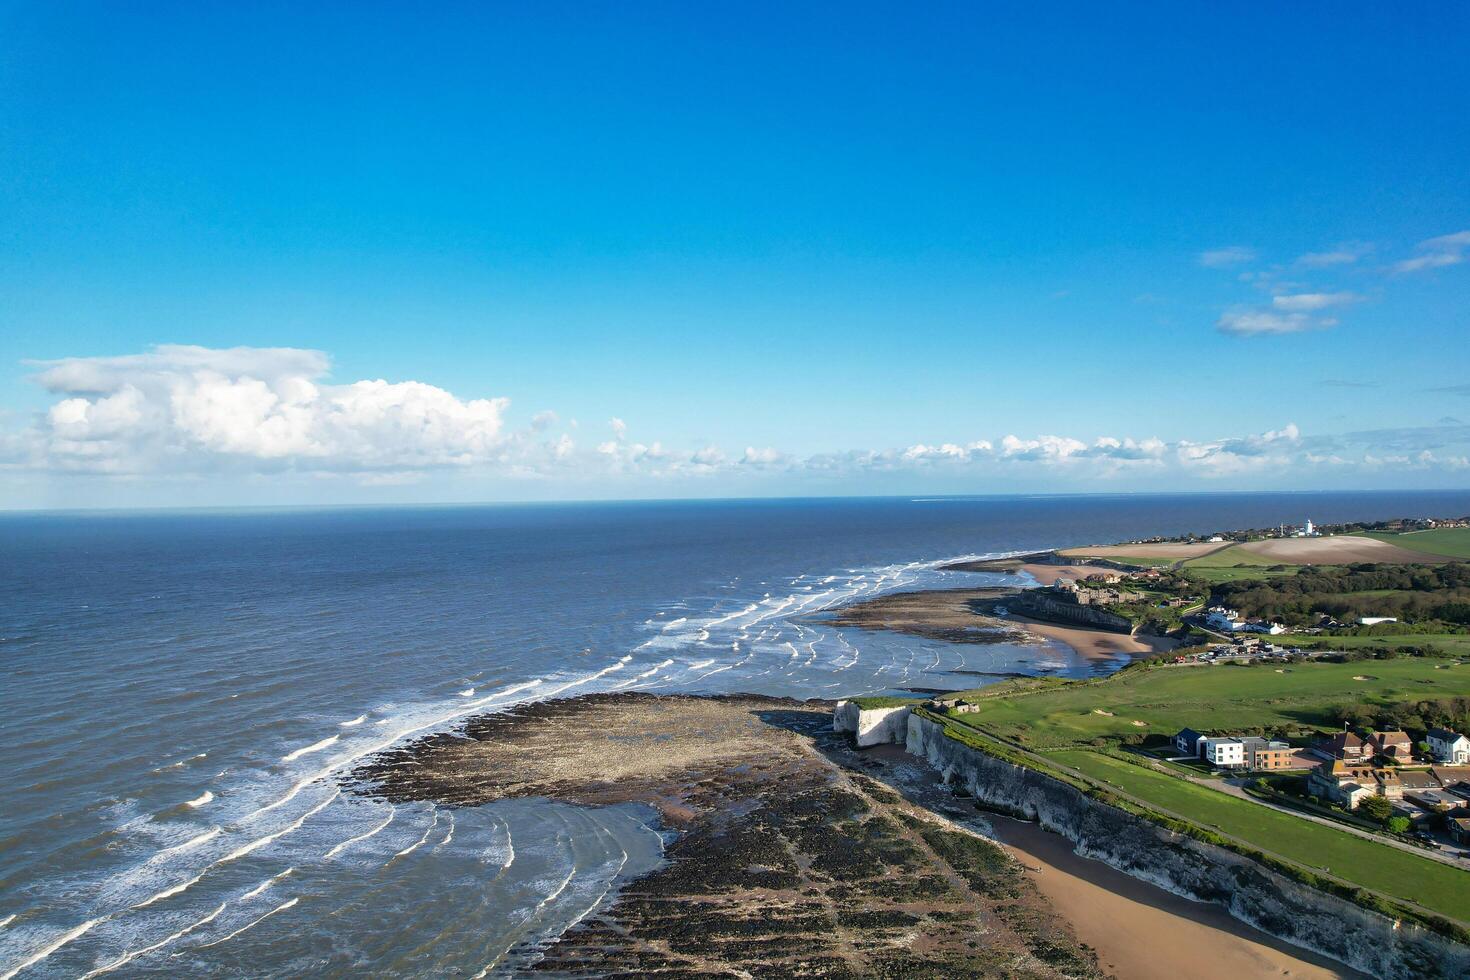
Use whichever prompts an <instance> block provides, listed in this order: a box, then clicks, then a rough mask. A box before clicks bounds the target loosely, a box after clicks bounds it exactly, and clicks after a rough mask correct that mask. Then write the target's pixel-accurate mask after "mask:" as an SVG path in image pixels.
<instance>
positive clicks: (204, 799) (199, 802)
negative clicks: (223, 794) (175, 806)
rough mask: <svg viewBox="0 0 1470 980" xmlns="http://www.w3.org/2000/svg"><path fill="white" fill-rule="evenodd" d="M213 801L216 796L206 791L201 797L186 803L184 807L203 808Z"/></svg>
mask: <svg viewBox="0 0 1470 980" xmlns="http://www.w3.org/2000/svg"><path fill="white" fill-rule="evenodd" d="M213 800H214V794H213V793H211V792H210V791H209V790H205V791H204V792H203V793H201V794H200V795H199V796H196V797H195V798H194V799H192V800H190V801H189V802H187V803H185V804H184V806H192V807H201V806H203V805H204V804H206V803H210V802H212V801H213Z"/></svg>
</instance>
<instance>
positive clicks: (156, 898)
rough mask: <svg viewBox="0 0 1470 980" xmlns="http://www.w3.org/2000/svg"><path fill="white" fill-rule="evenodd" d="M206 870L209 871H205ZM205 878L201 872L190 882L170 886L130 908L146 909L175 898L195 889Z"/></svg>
mask: <svg viewBox="0 0 1470 980" xmlns="http://www.w3.org/2000/svg"><path fill="white" fill-rule="evenodd" d="M205 870H208V869H205ZM203 877H204V872H203V871H201V872H199V873H198V874H197V875H195V876H194V877H192V878H190V879H189V880H188V881H184V882H180V883H179V884H177V885H170V886H169V887H167V888H165V889H164V890H163V891H161V892H155V893H154V894H152V895H150V896H148V897H147V898H145V899H143V901H141V902H138V903H136V904H134V905H132V906H130V908H134V909H146V908H147V907H148V906H150V905H152V904H153V903H154V902H161V901H163V900H164V899H165V898H172V897H173V896H175V895H177V894H179V893H180V892H185V891H188V890H189V889H190V888H193V887H194V886H195V885H196V884H198V883H199V880H200V879H201V878H203Z"/></svg>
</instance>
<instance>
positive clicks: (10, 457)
mask: <svg viewBox="0 0 1470 980" xmlns="http://www.w3.org/2000/svg"><path fill="white" fill-rule="evenodd" d="M1256 312H1257V313H1258V314H1261V315H1268V316H1283V317H1305V316H1306V314H1303V313H1281V312H1276V311H1256ZM327 363H328V362H327V359H326V357H325V355H322V354H319V353H317V352H313V351H294V350H276V351H263V350H250V349H235V350H228V351H209V350H206V349H203V348H197V347H160V348H157V349H156V350H154V351H152V352H150V353H149V354H144V355H135V356H130V357H122V358H72V359H68V360H65V361H57V362H50V363H46V364H42V365H40V371H39V373H38V374H37V376H36V378H37V380H38V381H40V382H41V383H42V384H43V385H45V386H46V387H47V389H48V390H50V391H51V392H52V393H53V394H54V395H55V396H56V397H55V400H54V401H53V402H52V404H51V405H50V406H49V409H48V410H46V411H43V412H41V413H38V414H37V415H36V416H35V417H34V418H33V419H32V421H31V424H30V425H29V427H28V428H24V429H21V430H13V429H12V430H7V429H4V428H0V471H3V472H9V473H15V472H17V471H81V472H89V473H99V474H108V475H122V476H128V477H149V478H155V479H159V480H164V481H168V480H193V479H195V478H197V477H200V476H208V475H215V476H219V475H221V474H225V475H229V476H232V475H234V474H251V475H252V478H253V479H260V480H265V479H272V478H273V475H279V474H282V473H286V472H296V473H301V474H309V475H311V476H320V477H323V478H326V479H331V478H334V477H342V476H346V477H348V478H350V479H351V480H354V481H356V482H358V483H359V484H362V485H364V486H370V487H385V488H389V487H395V486H403V485H409V484H413V483H416V482H420V481H423V480H425V479H426V478H427V477H428V476H429V475H431V474H434V473H435V472H436V471H441V472H442V471H444V470H446V469H452V470H456V471H459V472H462V473H475V474H478V475H479V476H480V478H486V479H492V480H503V481H521V480H533V481H543V482H544V481H558V485H559V486H562V487H568V486H580V487H585V488H592V489H593V490H594V492H596V493H597V494H599V495H612V494H617V493H625V492H628V488H633V489H634V492H635V493H636V492H637V491H636V488H637V487H638V486H640V485H651V486H665V487H670V488H671V489H670V490H667V491H664V492H678V493H687V492H688V487H687V486H685V485H682V484H681V485H678V489H672V488H673V487H674V486H675V484H674V483H673V482H671V481H680V480H695V481H706V482H705V483H704V485H705V486H709V487H717V488H719V491H720V492H730V489H738V488H740V487H742V486H748V485H749V484H750V483H756V482H760V483H761V485H776V481H780V485H781V486H782V487H783V488H787V489H788V490H789V491H791V492H796V491H799V490H800V488H801V487H802V486H803V485H804V481H806V480H821V481H832V480H844V479H846V480H850V481H853V483H854V485H862V484H863V483H864V482H865V481H868V478H869V477H872V476H877V475H880V474H881V475H884V478H885V479H888V480H902V479H905V478H907V477H913V478H915V479H918V478H920V475H921V474H922V475H923V476H922V478H923V479H925V480H928V481H931V482H932V483H933V484H934V485H936V486H944V485H951V486H963V487H973V486H977V485H983V484H985V483H987V481H988V483H989V485H990V486H994V487H997V488H1003V487H1035V486H1045V487H1051V486H1057V487H1061V486H1071V487H1084V488H1085V487H1088V486H1102V487H1108V486H1112V487H1120V486H1130V485H1138V484H1140V483H1141V482H1147V481H1152V482H1153V484H1154V485H1156V486H1170V487H1184V486H1188V485H1190V483H1191V482H1195V483H1198V482H1200V481H1205V482H1211V481H1218V480H1220V479H1222V478H1230V477H1237V476H1239V477H1242V478H1248V479H1249V480H1251V481H1254V482H1257V483H1260V484H1268V483H1270V482H1271V481H1273V480H1274V481H1280V480H1283V479H1294V478H1297V477H1299V476H1300V475H1301V474H1304V473H1316V474H1317V477H1318V478H1322V479H1336V478H1337V476H1338V475H1340V474H1345V473H1348V474H1350V473H1351V472H1352V469H1351V468H1352V467H1354V466H1367V467H1372V468H1375V469H1376V470H1379V471H1382V472H1384V473H1389V472H1391V468H1392V467H1393V466H1400V467H1402V468H1404V469H1406V470H1433V471H1436V472H1440V471H1443V472H1445V473H1449V472H1450V471H1452V470H1453V471H1454V472H1455V473H1460V472H1462V471H1461V469H1458V467H1461V461H1462V460H1463V459H1464V458H1465V457H1466V455H1467V453H1470V426H1462V425H1458V424H1448V423H1450V422H1452V421H1453V420H1448V419H1446V420H1442V424H1440V425H1438V426H1433V427H1423V428H1408V429H1395V430H1380V431H1371V432H1361V433H1347V434H1343V435H1339V436H1335V437H1329V436H1313V437H1310V438H1308V437H1305V436H1303V435H1302V433H1301V432H1300V430H1299V429H1298V428H1297V426H1296V425H1294V424H1288V425H1284V426H1282V427H1280V428H1277V429H1272V430H1269V431H1264V432H1258V433H1255V434H1247V435H1243V436H1231V437H1225V438H1216V439H1205V440H1199V439H1178V440H1175V441H1165V440H1163V439H1160V438H1157V437H1137V436H1127V435H1121V434H1107V435H1102V436H1099V437H1089V439H1083V438H1079V437H1077V436H1074V435H1065V434H1048V435H1037V436H1031V437H1027V436H1023V435H1019V434H1015V433H1011V434H1008V435H1006V436H1004V437H1003V438H1000V439H998V440H994V441H992V440H991V439H986V438H981V439H973V440H969V441H961V440H954V441H949V442H935V443H927V442H916V443H913V444H910V445H908V446H906V447H896V448H878V449H874V448H858V449H847V450H839V451H831V452H822V453H816V454H813V455H807V456H798V455H794V454H791V453H788V452H785V451H783V450H781V449H780V448H778V447H775V446H761V445H758V444H751V445H747V446H746V447H745V449H744V451H743V452H740V453H738V454H733V455H732V454H727V453H726V452H725V451H724V450H722V449H721V448H720V447H719V446H718V445H712V444H703V445H700V446H699V447H697V448H694V449H682V448H676V447H671V446H666V445H665V444H664V443H662V442H660V441H658V440H649V439H647V438H642V439H635V438H632V437H631V436H632V434H631V432H630V429H629V427H628V426H627V425H626V424H624V423H622V422H621V421H620V420H616V419H615V420H613V421H612V422H611V423H610V426H611V428H612V430H613V433H614V438H612V439H608V440H606V441H604V442H602V443H601V444H600V445H597V446H596V447H595V448H594V447H592V446H586V447H583V446H580V445H579V444H578V443H577V442H575V441H574V440H573V438H572V436H571V435H570V434H569V433H568V432H566V431H558V430H557V429H556V428H555V427H557V426H558V425H559V422H558V421H557V420H556V416H555V415H554V414H552V413H549V412H542V413H539V414H538V415H537V416H536V417H535V418H534V419H533V420H532V421H531V422H530V424H529V425H528V426H526V427H524V428H522V429H520V430H514V429H511V428H509V426H508V423H507V421H506V418H505V413H506V411H507V403H506V401H505V400H504V399H499V398H492V399H464V398H460V397H458V396H456V395H454V394H452V393H450V392H448V391H445V390H444V389H442V388H438V387H435V386H433V385H430V384H425V383H423V382H418V381H402V382H389V381H385V380H364V381H357V382H353V383H350V384H340V385H338V384H332V383H330V382H329V380H328V379H327V377H326V368H327ZM569 425H570V423H568V427H569ZM906 475H907V477H906ZM1456 478H1458V477H1456ZM712 480H713V481H716V482H708V481H712ZM1125 480H1126V481H1129V482H1127V483H1124V482H1122V481H1125ZM640 481H641V482H640ZM742 481H745V482H742ZM945 481H952V482H951V483H949V484H946V482H945ZM869 485H871V482H869ZM726 488H730V489H726Z"/></svg>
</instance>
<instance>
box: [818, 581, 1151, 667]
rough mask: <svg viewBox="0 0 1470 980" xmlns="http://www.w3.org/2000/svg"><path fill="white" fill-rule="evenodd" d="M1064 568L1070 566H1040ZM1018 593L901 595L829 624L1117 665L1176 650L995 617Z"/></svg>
mask: <svg viewBox="0 0 1470 980" xmlns="http://www.w3.org/2000/svg"><path fill="white" fill-rule="evenodd" d="M1042 567H1056V568H1066V567H1068V566H1064V565H1063V566H1042ZM1017 591H1018V590H1016V589H1001V588H984V589H934V590H930V591H926V592H899V593H894V594H892V595H886V596H879V597H877V598H875V599H867V600H864V601H862V602H855V603H853V604H851V605H849V606H844V607H842V608H841V609H838V610H836V611H834V612H833V613H832V614H831V615H829V616H828V617H827V619H826V622H828V623H829V624H831V625H834V626H856V627H858V628H860V629H885V630H893V631H895V632H899V633H908V634H911V635H914V636H923V637H927V638H929V639H937V640H949V641H951V642H957V643H999V642H1005V643H1037V642H1056V643H1063V644H1066V645H1067V646H1069V647H1071V648H1072V649H1073V650H1075V651H1077V653H1078V654H1080V655H1081V656H1084V657H1087V658H1090V659H1096V660H1113V659H1116V658H1118V657H1120V656H1137V655H1140V654H1151V653H1156V652H1159V651H1163V650H1170V649H1173V647H1174V646H1175V643H1174V641H1173V640H1172V639H1170V638H1168V637H1164V636H1146V635H1143V634H1134V635H1129V634H1127V633H1114V632H1110V631H1108V630H1102V629H1091V628H1088V627H1085V626H1066V625H1062V624H1060V623H1047V622H1042V621H1041V620H1038V619H1032V618H1030V617H1028V616H1020V615H1017V614H1015V613H1012V612H1009V611H1008V612H1007V613H1006V615H1005V616H1003V617H1002V616H996V615H993V614H991V610H993V609H994V608H995V607H996V606H998V605H1004V602H1005V600H1006V599H1007V598H1008V597H1010V596H1013V595H1015V594H1016V593H1017Z"/></svg>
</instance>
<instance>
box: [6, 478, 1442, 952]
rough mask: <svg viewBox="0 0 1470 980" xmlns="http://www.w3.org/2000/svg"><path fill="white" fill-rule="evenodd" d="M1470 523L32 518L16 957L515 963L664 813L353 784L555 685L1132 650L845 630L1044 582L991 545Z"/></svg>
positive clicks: (1035, 504) (1284, 500) (1368, 505)
mask: <svg viewBox="0 0 1470 980" xmlns="http://www.w3.org/2000/svg"><path fill="white" fill-rule="evenodd" d="M1466 513H1470V492H1458V493H1371V494H1370V493H1292V494H1189V495H1119V496H1025V497H1023V496H1010V497H1005V496H995V497H963V498H961V497H939V498H907V497H906V498H881V499H880V498H866V499H804V500H741V501H701V502H649V503H643V502H640V503H597V504H536V505H497V506H464V507H425V508H400V509H363V508H351V509H290V510H279V509H260V510H240V511H205V510H194V511H171V512H162V511H159V512H128V513H100V512H98V513H93V512H88V513H25V514H5V515H0V726H3V730H4V738H3V741H0V745H3V757H0V759H3V764H0V980H9V978H10V977H14V976H17V975H20V976H22V977H92V976H99V975H102V974H107V973H111V974H113V975H115V976H120V977H121V976H181V975H188V976H232V977H233V976H285V975H292V976H295V975H312V976H339V975H348V974H362V973H365V972H370V973H373V974H378V975H389V976H394V975H432V976H454V977H478V976H508V975H515V974H516V973H517V972H518V971H520V970H523V969H524V968H525V967H526V966H527V965H528V964H530V963H531V962H532V961H533V960H534V958H535V957H536V955H537V952H536V950H537V947H538V945H539V944H544V943H546V942H549V941H552V940H554V939H555V937H556V936H558V935H559V934H561V933H562V932H563V931H565V930H566V929H567V928H569V927H570V926H571V925H573V924H575V923H576V922H578V921H579V920H581V919H582V918H584V917H585V916H587V915H589V914H591V913H593V912H595V911H596V910H597V909H598V908H600V907H602V906H603V905H604V904H605V903H608V902H610V901H612V900H614V899H615V898H616V896H617V893H618V890H619V888H620V887H621V886H622V885H623V884H625V883H626V882H628V881H629V880H630V879H632V878H633V877H636V876H638V875H640V874H643V873H645V872H647V871H648V870H650V869H652V868H654V867H656V866H657V865H658V863H659V862H660V861H661V860H662V850H663V848H664V846H665V843H666V840H665V837H664V832H663V831H662V830H661V828H660V827H659V826H658V824H657V821H656V820H655V819H654V815H653V813H652V812H651V811H650V810H648V809H646V808H644V807H641V806H635V805H627V806H613V807H606V808H582V807H577V806H572V805H568V804H565V803H560V802H555V801H550V800H539V799H527V800H507V801H503V802H498V803H494V804H490V805H485V806H479V807H465V808H453V809H451V808H441V807H435V806H433V805H430V804H427V803H424V804H413V805H393V804H390V803H387V802H381V801H376V800H372V799H368V798H364V797H362V796H360V795H356V794H354V793H352V792H350V791H349V790H347V789H344V788H343V785H342V782H341V777H343V776H344V775H345V774H347V773H349V772H350V771H352V769H353V768H354V767H356V766H357V765H358V764H360V763H361V762H363V761H364V760H368V759H370V758H371V757H372V756H373V755H374V754H375V753H378V752H380V751H382V750H384V749H387V748H389V747H392V746H395V745H399V744H401V743H403V742H405V741H406V740H411V739H413V738H415V737H418V736H421V735H425V734H430V733H434V732H441V731H452V730H453V729H454V728H455V727H456V725H459V724H461V723H462V722H463V721H464V720H465V719H466V718H468V717H470V716H473V715H475V714H478V713H483V712H495V711H506V710H510V709H512V708H514V707H515V706H517V705H523V704H525V703H527V702H531V701H537V700H542V699H547V698H569V697H575V696H578V695H583V694H591V693H593V692H606V691H653V692H700V693H719V692H737V691H738V692H756V693H762V694H771V695H787V696H792V697H797V698H836V697H840V696H846V695H856V694H865V693H882V692H902V691H907V690H912V689H944V690H949V689H963V688H968V687H974V686H977V685H979V684H981V683H985V682H987V681H988V680H993V679H995V678H996V677H998V676H1003V675H1005V674H1009V673H1022V674H1042V673H1050V674H1057V675H1061V676H1085V675H1086V674H1087V673H1088V672H1089V671H1092V670H1095V669H1097V666H1096V664H1090V663H1087V662H1084V661H1081V660H1079V658H1077V657H1076V656H1075V655H1073V654H1072V653H1071V651H1070V650H1068V649H1067V648H1066V647H1063V646H1058V645H1044V646H1016V645H1009V644H991V645H982V644H954V643H944V642H938V641H927V640H923V639H918V638H915V637H911V636H904V635H900V634H893V633H886V632H871V631H857V630H852V629H839V628H834V627H832V626H829V625H826V624H824V622H823V613H824V611H827V610H831V609H833V608H835V607H837V606H840V605H842V604H844V603H847V602H850V601H852V600H855V599H861V598H864V597H870V596H876V595H881V594H884V593H890V592H895V591H900V590H908V589H920V588H947V587H962V586H975V585H984V584H990V583H999V582H1004V581H1014V578H1009V579H1008V578H1007V577H1004V576H999V575H984V574H975V573H963V572H947V571H944V570H942V569H941V567H940V566H942V565H943V564H944V563H946V562H947V561H951V560H953V559H957V558H967V557H979V556H1000V555H1005V554H1012V553H1017V552H1024V551H1031V550H1036V549H1042V548H1051V547H1064V546H1069V545H1080V544H1090V543H1098V542H1109V541H1115V540H1123V539H1131V538H1137V537H1142V536H1147V535H1155V534H1165V535H1168V534H1178V533H1183V532H1211V531H1215V530H1221V529H1228V528H1235V527H1264V526H1274V525H1276V524H1278V523H1280V522H1283V521H1285V522H1291V523H1300V522H1302V521H1304V520H1306V519H1307V518H1311V519H1312V520H1314V521H1316V522H1317V523H1319V524H1321V523H1329V522H1333V521H1342V520H1358V519H1375V518H1388V517H1396V516H1420V515H1448V514H1454V515H1463V514H1466ZM1115 666H1121V665H1105V668H1110V667H1115Z"/></svg>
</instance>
